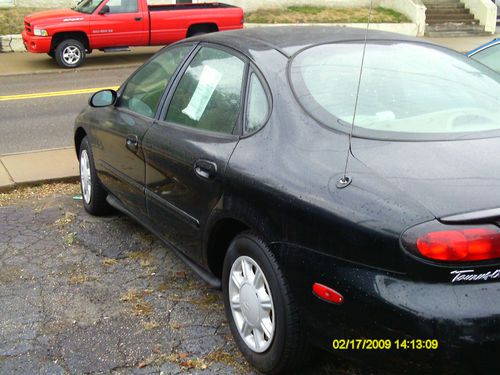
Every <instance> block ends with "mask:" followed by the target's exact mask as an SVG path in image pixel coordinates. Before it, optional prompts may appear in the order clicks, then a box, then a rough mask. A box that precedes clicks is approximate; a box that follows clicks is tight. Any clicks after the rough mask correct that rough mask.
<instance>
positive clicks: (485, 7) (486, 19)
mask: <svg viewBox="0 0 500 375" xmlns="http://www.w3.org/2000/svg"><path fill="white" fill-rule="evenodd" d="M460 1H461V2H462V3H464V4H465V7H466V8H469V9H470V11H471V13H472V14H473V15H474V17H475V18H476V19H478V20H479V23H480V24H481V25H482V26H484V31H486V32H487V33H494V32H495V30H496V27H497V7H496V6H495V4H493V2H492V1H491V0H460Z"/></svg>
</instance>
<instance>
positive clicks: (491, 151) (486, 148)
mask: <svg viewBox="0 0 500 375" xmlns="http://www.w3.org/2000/svg"><path fill="white" fill-rule="evenodd" d="M499 149H500V138H485V139H469V140H453V141H430V142H388V141H377V140H368V139H361V138H354V139H353V147H352V150H353V154H354V156H355V157H356V158H357V159H358V160H360V161H361V162H362V163H363V164H365V165H366V166H367V167H368V168H370V169H371V170H373V171H374V172H375V173H377V174H378V175H379V176H381V177H382V178H384V179H385V180H386V181H388V182H390V183H391V184H393V185H394V186H396V187H397V188H398V189H399V190H401V191H403V192H405V193H406V194H407V195H409V196H410V197H411V198H413V199H414V200H416V201H418V202H419V203H421V204H422V205H423V206H425V207H426V208H427V209H428V210H429V211H430V212H431V213H432V214H433V215H434V216H435V217H437V218H444V217H448V216H452V215H457V214H463V213H470V212H476V211H483V210H490V211H489V212H492V211H491V209H494V208H499V207H500V154H499V152H498V151H499Z"/></svg>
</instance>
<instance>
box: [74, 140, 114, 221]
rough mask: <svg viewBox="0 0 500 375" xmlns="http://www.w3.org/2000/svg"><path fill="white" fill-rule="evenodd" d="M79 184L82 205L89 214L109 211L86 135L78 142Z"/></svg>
mask: <svg viewBox="0 0 500 375" xmlns="http://www.w3.org/2000/svg"><path fill="white" fill-rule="evenodd" d="M79 159H80V186H81V189H82V198H83V207H84V208H85V211H87V212H88V213H89V214H91V215H95V216H100V215H105V214H107V213H109V212H110V211H111V206H110V205H109V204H108V202H107V201H106V197H107V195H108V194H107V192H106V190H105V189H104V187H103V186H102V184H101V181H99V177H98V176H97V173H96V170H95V166H94V158H93V156H92V149H91V147H90V142H89V140H88V138H87V137H85V138H83V140H82V143H81V144H80V155H79Z"/></svg>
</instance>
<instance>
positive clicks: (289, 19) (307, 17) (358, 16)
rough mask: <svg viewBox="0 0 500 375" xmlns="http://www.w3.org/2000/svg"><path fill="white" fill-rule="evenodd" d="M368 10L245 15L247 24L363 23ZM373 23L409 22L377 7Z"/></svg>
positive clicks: (290, 10)
mask: <svg viewBox="0 0 500 375" xmlns="http://www.w3.org/2000/svg"><path fill="white" fill-rule="evenodd" d="M369 12H370V10H369V9H368V8H331V7H317V6H289V7H286V8H275V9H259V10H256V11H254V12H249V13H247V14H246V15H245V20H246V22H249V23H363V22H366V21H367V20H368V14H369ZM371 22H373V23H400V22H409V20H408V19H407V18H406V17H405V16H404V15H403V14H401V13H399V12H396V11H395V10H392V9H387V8H383V7H377V8H375V9H373V10H372V15H371Z"/></svg>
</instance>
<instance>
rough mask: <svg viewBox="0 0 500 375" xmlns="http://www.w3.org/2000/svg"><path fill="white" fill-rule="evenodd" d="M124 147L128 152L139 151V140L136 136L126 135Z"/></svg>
mask: <svg viewBox="0 0 500 375" xmlns="http://www.w3.org/2000/svg"><path fill="white" fill-rule="evenodd" d="M126 146H127V148H128V149H129V150H130V151H133V152H137V151H139V138H138V137H137V136H136V135H127V140H126Z"/></svg>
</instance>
